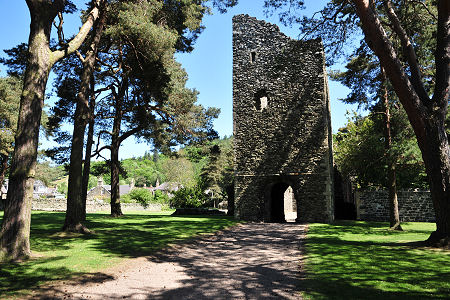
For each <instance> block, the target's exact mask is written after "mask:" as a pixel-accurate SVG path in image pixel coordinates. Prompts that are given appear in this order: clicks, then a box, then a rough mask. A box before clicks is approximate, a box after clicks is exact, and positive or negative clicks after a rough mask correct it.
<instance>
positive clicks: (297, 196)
mask: <svg viewBox="0 0 450 300" xmlns="http://www.w3.org/2000/svg"><path fill="white" fill-rule="evenodd" d="M233 126H234V129H233V131H234V139H235V145H234V147H235V148H234V150H235V215H236V217H238V218H240V219H244V220H254V221H266V222H278V221H279V222H283V221H285V220H288V221H293V220H296V221H297V222H329V221H331V220H332V219H333V192H332V191H333V187H332V182H333V180H332V169H333V168H332V163H333V161H332V152H331V149H332V148H331V122H330V110H329V99H328V83H327V76H326V71H325V55H324V51H323V45H322V42H321V41H320V40H319V39H317V40H310V41H297V40H292V39H290V38H289V37H287V36H285V35H284V34H282V33H281V32H280V30H279V28H278V27H277V26H276V25H273V24H269V23H266V22H264V21H259V20H257V19H256V18H253V17H249V16H248V15H237V16H234V17H233Z"/></svg>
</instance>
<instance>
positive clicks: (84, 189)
mask: <svg viewBox="0 0 450 300" xmlns="http://www.w3.org/2000/svg"><path fill="white" fill-rule="evenodd" d="M91 103H92V101H91ZM93 105H94V103H92V106H93ZM92 106H91V107H92ZM91 114H93V111H92V110H91ZM94 123H95V122H94V118H93V117H91V120H90V121H89V129H88V136H87V142H86V154H85V155H84V166H83V182H82V191H81V196H82V203H83V216H82V221H85V220H86V201H87V192H88V185H89V173H90V171H91V154H92V145H93V140H94V125H95V124H94Z"/></svg>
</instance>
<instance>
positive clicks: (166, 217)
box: [0, 211, 236, 299]
mask: <svg viewBox="0 0 450 300" xmlns="http://www.w3.org/2000/svg"><path fill="white" fill-rule="evenodd" d="M171 213H172V211H170V212H163V213H148V212H135V213H132V212H129V213H127V215H126V216H122V217H121V218H111V217H109V214H107V213H102V214H87V220H86V223H85V225H86V226H87V227H88V228H89V229H92V230H93V231H95V234H91V235H82V236H80V235H76V234H74V235H72V234H64V233H61V224H63V223H64V218H65V214H64V213H55V212H38V211H33V212H32V216H31V219H32V220H31V250H32V251H33V253H36V254H39V256H37V257H36V258H34V259H31V260H28V261H26V262H22V263H10V264H2V265H1V267H0V278H1V279H2V280H0V298H2V299H4V298H9V297H10V296H13V297H17V298H19V299H21V298H24V297H23V296H24V294H25V293H26V294H29V293H30V292H32V291H33V290H35V289H37V288H38V287H40V286H43V285H46V284H48V283H49V282H50V281H55V280H63V281H64V280H68V279H70V278H74V277H78V278H83V277H85V276H86V275H88V274H89V273H91V274H92V273H99V272H102V271H103V270H104V269H105V268H108V267H111V266H114V265H116V264H118V263H120V262H122V261H123V260H124V259H127V258H134V257H140V256H148V255H151V254H154V253H155V252H156V251H158V250H161V249H163V248H165V247H167V246H168V245H170V244H173V243H175V242H178V241H182V240H186V239H190V238H192V237H194V236H197V235H199V234H202V233H213V232H215V231H218V230H221V229H223V228H225V227H229V226H232V225H234V224H235V223H236V221H235V220H233V219H232V218H229V217H224V216H208V217H203V216H202V217H172V216H170V214H171ZM2 216H3V212H0V222H1V218H2ZM117 241H120V243H118V242H117Z"/></svg>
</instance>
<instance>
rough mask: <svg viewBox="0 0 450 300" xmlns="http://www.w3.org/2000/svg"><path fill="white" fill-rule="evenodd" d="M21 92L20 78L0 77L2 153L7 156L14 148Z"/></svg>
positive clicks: (0, 144)
mask: <svg viewBox="0 0 450 300" xmlns="http://www.w3.org/2000/svg"><path fill="white" fill-rule="evenodd" d="M21 92H22V82H21V81H20V80H19V79H17V78H16V77H1V78H0V155H3V156H6V157H8V156H9V154H10V153H11V152H12V151H13V150H14V147H13V144H14V135H15V132H16V129H17V119H18V116H19V115H18V112H19V104H20V94H21Z"/></svg>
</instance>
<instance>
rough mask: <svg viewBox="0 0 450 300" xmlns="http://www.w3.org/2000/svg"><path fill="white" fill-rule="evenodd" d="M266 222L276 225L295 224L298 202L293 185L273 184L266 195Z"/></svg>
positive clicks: (284, 183)
mask: <svg viewBox="0 0 450 300" xmlns="http://www.w3.org/2000/svg"><path fill="white" fill-rule="evenodd" d="M265 219H266V221H268V222H275V223H284V222H295V220H296V219H297V200H296V198H295V195H294V190H293V188H292V186H291V185H289V184H288V183H286V182H278V183H275V184H272V185H270V186H269V188H268V193H267V194H266V218H265Z"/></svg>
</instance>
